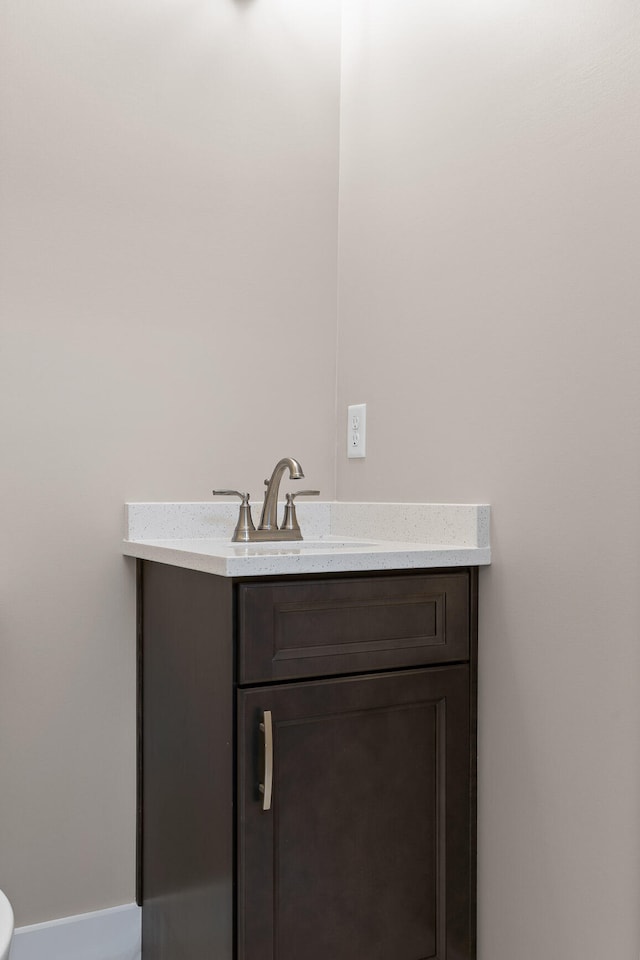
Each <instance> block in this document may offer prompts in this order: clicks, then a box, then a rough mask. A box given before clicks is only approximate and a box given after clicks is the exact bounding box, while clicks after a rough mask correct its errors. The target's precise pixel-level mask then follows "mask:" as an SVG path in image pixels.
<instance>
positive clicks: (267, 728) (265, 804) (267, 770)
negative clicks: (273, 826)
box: [258, 710, 273, 810]
mask: <svg viewBox="0 0 640 960" xmlns="http://www.w3.org/2000/svg"><path fill="white" fill-rule="evenodd" d="M260 733H261V734H262V746H263V750H262V757H263V775H262V783H261V784H260V786H259V788H258V789H259V790H260V793H261V794H262V809H263V810H270V809H271V799H272V796H273V724H272V722H271V710H265V712H264V714H263V718H262V723H261V724H260Z"/></svg>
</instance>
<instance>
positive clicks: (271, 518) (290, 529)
mask: <svg viewBox="0 0 640 960" xmlns="http://www.w3.org/2000/svg"><path fill="white" fill-rule="evenodd" d="M287 469H288V470H289V476H290V477H291V479H292V480H300V479H301V478H302V477H304V473H303V472H302V467H301V466H300V464H299V463H298V461H297V460H294V459H293V457H284V458H283V459H282V460H279V461H278V462H277V463H276V465H275V467H274V469H273V473H272V474H271V478H270V479H269V480H265V486H266V488H267V489H266V491H265V495H264V504H263V506H262V514H261V516H260V523H259V524H258V529H257V530H256V528H255V527H254V525H253V519H252V517H251V504H250V503H249V494H248V493H240V491H239V490H214V491H213V495H214V497H239V498H240V500H241V501H242V503H241V504H240V515H239V516H238V522H237V524H236V528H235V530H234V531H233V536H232V538H231V539H232V541H233V542H234V543H256V542H259V541H265V540H302V533H301V532H300V525H299V524H298V519H297V517H296V510H295V504H294V502H293V501H294V500H295V498H296V497H317V496H318V495H319V493H320V491H319V490H299V491H298V493H288V494H287V505H286V507H285V512H284V518H283V521H282V526H281V527H280V528H278V492H279V490H280V483H281V481H282V478H283V476H284V472H285V470H287Z"/></svg>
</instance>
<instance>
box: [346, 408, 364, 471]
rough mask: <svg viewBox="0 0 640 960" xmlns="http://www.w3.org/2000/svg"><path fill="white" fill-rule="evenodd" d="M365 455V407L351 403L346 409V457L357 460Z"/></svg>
mask: <svg viewBox="0 0 640 960" xmlns="http://www.w3.org/2000/svg"><path fill="white" fill-rule="evenodd" d="M366 455H367V405H366V403H352V404H350V406H349V407H348V408H347V457H348V458H349V459H350V460H359V459H362V457H366Z"/></svg>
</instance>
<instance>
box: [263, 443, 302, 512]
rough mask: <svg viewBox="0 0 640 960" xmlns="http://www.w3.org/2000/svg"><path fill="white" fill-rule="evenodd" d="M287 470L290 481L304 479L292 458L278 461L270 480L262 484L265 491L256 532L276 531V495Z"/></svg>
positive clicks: (296, 462) (298, 466)
mask: <svg viewBox="0 0 640 960" xmlns="http://www.w3.org/2000/svg"><path fill="white" fill-rule="evenodd" d="M287 468H289V476H290V477H291V479H292V480H300V479H301V478H302V477H304V473H303V472H302V467H301V466H300V464H299V463H298V461H297V460H294V459H293V457H283V459H282V460H278V462H277V463H276V465H275V467H274V468H273V473H272V474H271V479H270V480H265V482H264V485H265V487H266V488H267V489H266V491H265V495H264V504H263V507H262V514H261V516H260V523H259V524H258V530H277V529H278V493H279V492H280V482H281V480H282V477H283V476H284V472H285V470H286V469H287Z"/></svg>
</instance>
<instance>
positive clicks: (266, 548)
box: [232, 540, 375, 557]
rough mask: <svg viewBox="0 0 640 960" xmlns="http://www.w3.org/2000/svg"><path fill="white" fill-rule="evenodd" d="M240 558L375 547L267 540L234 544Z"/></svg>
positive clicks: (363, 543) (345, 542)
mask: <svg viewBox="0 0 640 960" xmlns="http://www.w3.org/2000/svg"><path fill="white" fill-rule="evenodd" d="M232 546H233V549H234V550H235V551H237V555H238V556H243V557H246V556H258V555H262V554H271V555H273V554H278V553H294V552H296V553H297V552H299V551H300V550H315V551H319V552H326V553H330V552H332V551H333V550H350V549H351V548H356V547H374V546H375V542H374V541H373V540H266V541H264V542H263V543H234V544H232Z"/></svg>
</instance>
